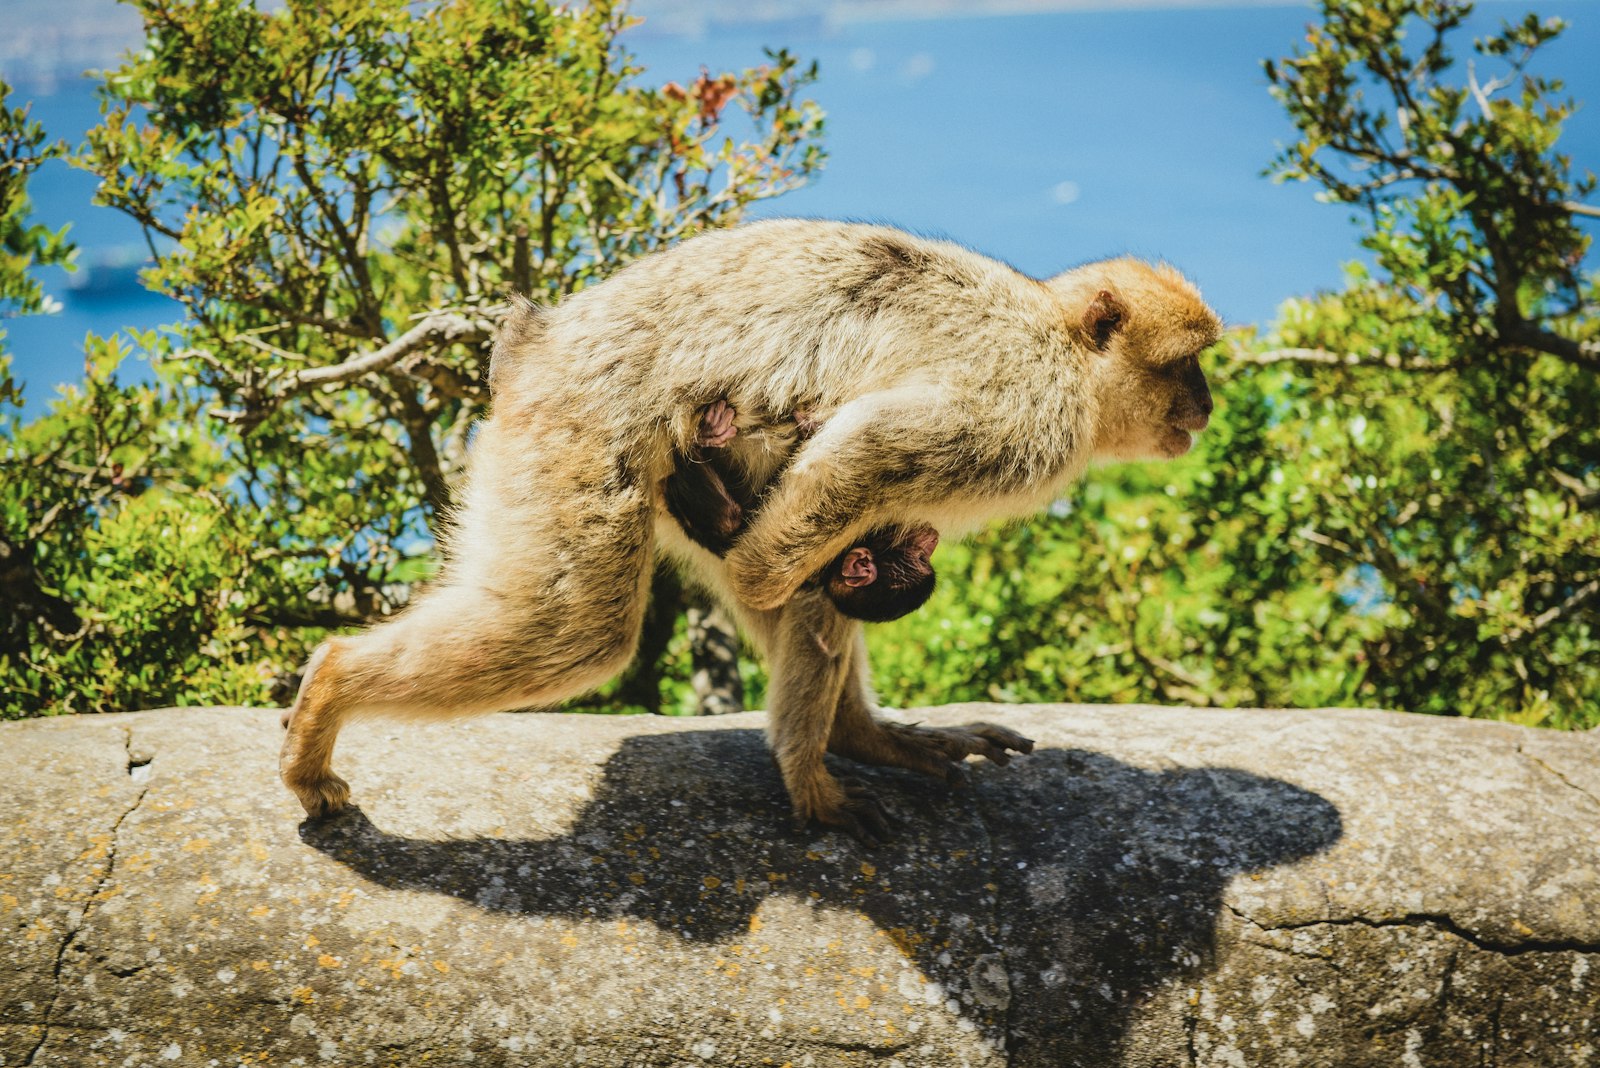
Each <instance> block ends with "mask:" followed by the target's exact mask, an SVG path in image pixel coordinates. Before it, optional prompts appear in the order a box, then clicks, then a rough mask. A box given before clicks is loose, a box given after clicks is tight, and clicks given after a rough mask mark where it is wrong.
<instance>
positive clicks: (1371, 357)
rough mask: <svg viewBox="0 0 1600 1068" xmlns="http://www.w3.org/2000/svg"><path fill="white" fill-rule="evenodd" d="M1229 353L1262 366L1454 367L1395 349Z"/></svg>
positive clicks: (1298, 349)
mask: <svg viewBox="0 0 1600 1068" xmlns="http://www.w3.org/2000/svg"><path fill="white" fill-rule="evenodd" d="M1231 356H1232V358H1233V359H1234V360H1235V361H1237V362H1239V363H1253V364H1258V365H1261V366H1270V365H1272V364H1275V363H1314V364H1323V365H1326V366H1330V367H1383V368H1387V369H1390V370H1395V371H1429V372H1437V371H1454V370H1456V369H1457V368H1456V365H1455V364H1453V363H1441V362H1440V361H1438V360H1426V359H1421V358H1418V357H1411V358H1406V357H1402V356H1401V355H1400V354H1399V353H1394V352H1387V353H1370V354H1368V355H1365V356H1363V355H1361V354H1360V353H1355V352H1330V351H1328V350H1327V349H1305V348H1282V349H1268V350H1266V351H1265V352H1248V351H1245V350H1244V349H1242V348H1238V347H1236V348H1235V349H1234V350H1233V352H1232V353H1231Z"/></svg>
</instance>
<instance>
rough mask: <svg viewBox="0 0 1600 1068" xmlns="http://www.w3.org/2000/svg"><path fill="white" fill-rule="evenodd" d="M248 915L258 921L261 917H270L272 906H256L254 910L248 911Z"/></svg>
mask: <svg viewBox="0 0 1600 1068" xmlns="http://www.w3.org/2000/svg"><path fill="white" fill-rule="evenodd" d="M250 915H252V916H254V917H255V918H256V919H258V920H259V919H261V917H263V916H271V915H272V906H271V905H257V906H256V907H255V908H253V909H251V910H250Z"/></svg>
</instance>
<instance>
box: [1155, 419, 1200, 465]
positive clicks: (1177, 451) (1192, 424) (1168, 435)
mask: <svg viewBox="0 0 1600 1068" xmlns="http://www.w3.org/2000/svg"><path fill="white" fill-rule="evenodd" d="M1210 423H1211V417H1210V416H1209V415H1198V414H1196V415H1182V416H1178V417H1177V418H1176V419H1173V420H1172V421H1171V422H1170V423H1168V424H1167V427H1166V431H1165V432H1164V433H1163V434H1162V435H1161V451H1162V452H1164V453H1166V454H1167V455H1168V456H1173V457H1177V456H1182V455H1183V454H1184V453H1186V452H1188V451H1189V450H1190V449H1192V448H1194V436H1195V435H1196V434H1198V433H1200V431H1202V430H1204V429H1205V428H1206V427H1207V426H1209V425H1210Z"/></svg>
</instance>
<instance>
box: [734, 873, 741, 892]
mask: <svg viewBox="0 0 1600 1068" xmlns="http://www.w3.org/2000/svg"><path fill="white" fill-rule="evenodd" d="M733 892H734V893H736V894H742V893H744V876H742V875H741V876H740V877H739V878H737V879H735V880H734V881H733Z"/></svg>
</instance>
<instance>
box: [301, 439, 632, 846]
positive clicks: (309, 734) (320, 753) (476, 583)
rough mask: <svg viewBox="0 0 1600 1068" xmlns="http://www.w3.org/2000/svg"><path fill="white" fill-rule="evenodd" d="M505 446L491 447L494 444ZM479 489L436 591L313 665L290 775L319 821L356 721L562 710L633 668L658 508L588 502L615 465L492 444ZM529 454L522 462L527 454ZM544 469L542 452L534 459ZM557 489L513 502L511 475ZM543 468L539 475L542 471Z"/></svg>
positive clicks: (622, 491) (330, 646) (335, 801)
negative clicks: (544, 498)
mask: <svg viewBox="0 0 1600 1068" xmlns="http://www.w3.org/2000/svg"><path fill="white" fill-rule="evenodd" d="M492 444H494V443H493V442H491V445H492ZM480 454H481V455H482V458H481V459H479V460H477V461H475V462H477V468H476V469H475V471H474V478H475V479H477V481H478V487H477V488H476V490H475V492H473V493H470V494H469V495H468V497H467V500H466V502H465V507H464V508H463V511H462V513H461V515H460V517H459V519H458V527H457V532H456V538H455V539H454V542H453V553H452V556H451V559H450V560H449V561H448V562H447V563H446V565H445V569H444V573H443V575H442V576H441V578H440V579H439V581H438V583H437V585H435V586H433V587H431V588H429V589H427V590H425V591H423V592H422V593H421V594H419V595H418V597H417V599H416V601H415V602H414V603H413V604H412V605H411V606H410V607H409V608H407V609H406V610H405V611H404V612H403V613H401V614H400V615H399V616H397V617H396V618H394V619H392V620H389V621H387V622H384V623H381V624H379V625H377V626H375V627H372V628H371V629H369V630H367V631H364V632H363V633H360V634H356V635H353V636H350V637H340V638H331V639H329V640H328V641H327V642H325V643H324V644H323V645H322V647H321V648H319V649H318V650H317V652H316V654H315V655H314V656H313V657H312V658H311V662H310V664H309V665H308V668H307V670H306V674H305V678H304V680H303V681H302V682H301V684H300V693H299V696H298V697H297V698H296V700H295V705H294V708H293V709H292V710H291V711H290V714H289V718H288V722H287V724H286V726H287V727H288V733H287V736H286V737H285V739H284V744H283V753H282V758H281V762H280V771H281V773H282V776H283V781H284V783H285V785H287V786H288V787H289V789H290V790H292V791H293V792H294V794H295V796H296V797H298V798H299V799H300V803H301V804H302V805H303V806H304V807H305V810H306V812H307V813H308V814H309V815H310V816H312V817H319V816H326V815H331V814H332V813H334V812H337V811H338V810H339V809H340V808H342V807H344V805H345V804H346V802H347V800H348V798H349V787H348V786H347V785H346V784H345V782H344V780H343V779H341V778H339V776H337V775H335V774H334V773H333V768H332V758H333V747H334V743H335V741H336V740H337V738H338V736H339V731H340V729H341V728H342V727H343V726H344V724H345V723H347V722H348V721H349V720H350V719H352V718H354V717H358V716H365V715H369V714H384V715H393V716H400V717H406V718H411V719H443V718H452V717H460V716H468V715H475V714H479V713H484V712H496V711H501V710H504V709H509V708H526V707H529V706H533V705H548V704H554V703H556V702H558V701H561V700H563V699H565V698H567V697H572V696H575V695H577V694H580V693H582V692H584V691H585V690H588V689H592V688H593V687H595V686H598V685H599V684H600V683H602V682H604V681H606V680H607V679H608V678H610V677H611V676H613V675H615V674H616V673H617V672H618V671H620V670H621V669H622V668H623V667H624V666H625V665H626V664H627V662H628V661H629V660H630V659H632V657H633V653H634V649H635V647H636V645H637V643H638V638H639V628H640V625H641V623H642V621H643V616H644V606H645V601H646V599H647V597H648V591H649V584H650V573H651V563H652V560H651V540H650V539H651V524H652V506H651V503H650V500H649V498H648V496H647V495H645V494H644V493H643V492H641V491H640V490H639V489H638V487H639V486H640V485H642V480H640V479H637V478H635V479H632V480H627V481H625V482H624V483H621V484H619V486H618V487H616V488H614V489H612V490H611V491H610V492H605V493H599V494H594V493H591V494H590V495H589V496H587V497H585V496H583V495H582V494H580V493H577V492H575V491H574V492H572V493H567V492H564V491H565V490H566V489H568V488H569V487H567V486H564V485H562V484H561V483H560V481H559V480H560V479H561V478H562V477H568V478H571V479H576V480H582V479H586V478H588V479H592V480H593V481H594V482H595V483H596V484H598V483H599V482H600V481H601V480H602V479H603V478H604V477H606V475H607V474H609V473H610V472H611V471H612V470H613V468H612V466H611V463H612V461H610V460H609V459H608V458H607V457H605V456H603V455H597V456H596V457H595V458H594V460H593V467H594V468H595V469H596V470H588V469H580V470H576V471H574V470H571V469H572V468H573V467H574V465H573V464H572V463H570V462H569V463H567V464H566V466H565V468H563V469H561V470H559V471H555V472H554V473H552V472H551V471H550V470H546V469H543V468H541V467H540V466H539V465H538V464H537V462H535V463H534V464H519V465H518V466H516V467H511V466H510V464H509V463H507V462H506V461H504V458H503V457H501V456H498V455H497V454H495V453H493V452H488V451H487V450H483V449H480ZM519 459H520V458H519ZM534 459H535V461H537V454H535V457H534ZM508 469H509V474H510V476H512V477H515V478H519V479H522V480H523V481H524V482H525V483H526V484H528V485H538V486H541V487H544V488H545V489H546V490H547V491H548V496H549V499H550V500H551V501H552V502H554V504H553V506H552V507H550V508H543V507H540V508H533V507H522V506H517V507H506V506H504V505H503V504H501V503H500V502H501V500H502V499H503V498H504V497H505V496H507V494H506V493H505V485H506V479H505V478H499V477H498V476H502V475H505V474H506V472H507V470H508ZM530 469H531V470H530Z"/></svg>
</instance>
